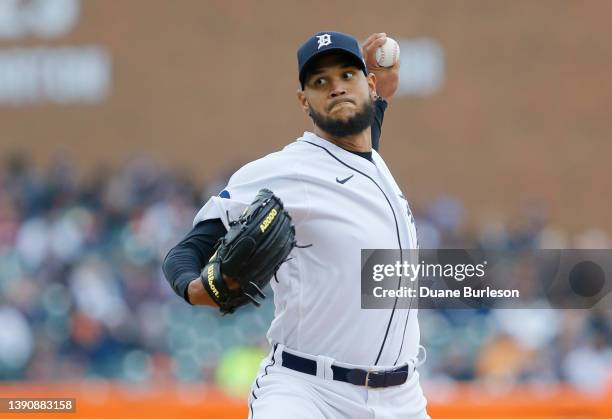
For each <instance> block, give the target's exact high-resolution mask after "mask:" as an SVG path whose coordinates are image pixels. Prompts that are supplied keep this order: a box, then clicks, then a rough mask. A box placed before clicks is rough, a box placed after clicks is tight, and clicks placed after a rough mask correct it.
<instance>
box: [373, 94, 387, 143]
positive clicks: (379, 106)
mask: <svg viewBox="0 0 612 419" xmlns="http://www.w3.org/2000/svg"><path fill="white" fill-rule="evenodd" d="M386 109H387V101H386V100H384V99H383V98H382V97H380V96H379V97H378V98H377V99H376V100H375V101H374V122H373V123H372V148H373V149H374V150H376V151H378V149H379V146H380V132H381V131H382V124H383V118H384V116H385V110H386Z"/></svg>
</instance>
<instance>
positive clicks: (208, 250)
mask: <svg viewBox="0 0 612 419" xmlns="http://www.w3.org/2000/svg"><path fill="white" fill-rule="evenodd" d="M226 233H227V230H226V229H225V226H224V225H223V222H222V221H221V220H220V219H218V218H216V219H214V220H206V221H202V222H201V223H198V224H197V225H196V226H195V227H194V228H193V229H192V230H191V231H190V232H189V233H188V234H187V235H186V236H185V238H184V239H183V240H181V242H180V243H179V244H177V245H176V246H174V247H173V248H172V249H171V250H170V251H169V252H168V254H167V255H166V258H165V259H164V263H163V265H162V269H163V271H164V275H165V277H166V280H167V281H168V282H169V283H170V286H171V287H172V289H173V290H174V292H175V293H176V294H177V295H179V296H180V297H182V298H183V299H185V301H187V302H188V303H189V298H188V296H187V287H188V286H189V283H190V282H191V281H193V280H194V279H195V278H197V277H199V276H200V272H201V271H202V268H204V266H205V265H206V263H207V262H208V260H209V259H210V257H211V256H212V254H213V253H214V251H215V244H216V243H217V240H219V238H221V237H223V236H225V234H226ZM190 304H191V303H190Z"/></svg>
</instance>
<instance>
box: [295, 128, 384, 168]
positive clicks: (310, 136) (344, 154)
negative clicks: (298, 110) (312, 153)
mask: <svg viewBox="0 0 612 419" xmlns="http://www.w3.org/2000/svg"><path fill="white" fill-rule="evenodd" d="M298 141H309V142H311V143H314V144H317V145H319V146H321V147H324V148H325V149H326V150H327V151H329V152H331V153H333V154H334V155H336V156H338V157H341V158H342V159H348V160H350V161H351V162H359V165H362V164H364V163H365V165H366V167H371V166H372V164H373V163H374V165H375V164H376V159H375V158H374V154H376V150H374V149H372V159H373V161H372V162H371V161H369V160H367V159H364V158H363V157H361V156H358V155H356V154H354V153H351V152H350V151H347V150H345V149H343V148H342V147H339V146H337V145H336V144H334V143H332V142H330V141H328V140H326V139H324V138H321V137H319V136H318V135H316V134H315V133H312V132H310V131H305V132H304V135H303V136H302V137H301V138H298Z"/></svg>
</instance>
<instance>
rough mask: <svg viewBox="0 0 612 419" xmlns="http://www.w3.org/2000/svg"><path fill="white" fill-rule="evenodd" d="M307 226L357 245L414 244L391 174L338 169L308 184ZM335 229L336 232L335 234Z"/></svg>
mask: <svg viewBox="0 0 612 419" xmlns="http://www.w3.org/2000/svg"><path fill="white" fill-rule="evenodd" d="M309 197H310V199H311V202H310V208H311V214H310V216H309V221H310V224H311V225H310V228H311V229H312V230H313V231H314V232H317V233H318V234H320V235H324V236H326V237H328V240H329V237H330V236H333V237H336V238H337V240H339V241H342V243H338V244H344V245H345V246H346V245H355V246H358V247H360V248H397V247H398V246H399V245H400V243H401V246H402V247H405V248H407V247H414V246H415V245H416V237H415V231H414V225H413V223H414V221H413V219H412V214H411V213H410V209H409V207H408V205H407V201H406V199H405V198H404V196H403V194H402V192H401V190H400V189H399V188H398V187H397V184H396V183H395V181H394V180H393V179H392V178H389V177H387V178H385V177H384V176H382V175H379V176H376V175H375V174H370V175H367V174H363V173H359V172H355V171H352V170H342V169H341V170H338V173H334V174H333V176H331V177H330V179H327V178H323V179H321V178H320V179H319V180H318V181H317V182H315V183H314V184H312V185H311V187H310V188H309ZM334 233H335V234H334Z"/></svg>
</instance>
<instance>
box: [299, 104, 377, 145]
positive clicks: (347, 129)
mask: <svg viewBox="0 0 612 419" xmlns="http://www.w3.org/2000/svg"><path fill="white" fill-rule="evenodd" d="M310 117H311V118H312V121H313V122H314V123H315V125H316V126H318V127H319V128H321V129H322V130H323V131H325V132H327V133H328V134H330V135H332V136H334V137H340V138H341V137H349V136H352V135H356V134H359V133H360V132H363V131H364V130H365V129H366V128H369V127H370V126H371V125H372V122H373V121H374V104H373V101H372V98H370V97H368V100H366V102H365V103H364V104H363V106H362V107H361V109H359V110H358V111H357V113H356V114H355V115H353V116H352V117H351V118H349V119H348V120H346V121H344V120H340V119H335V118H329V117H327V116H324V115H321V114H320V113H318V112H316V111H314V110H313V109H312V108H311V109H310Z"/></svg>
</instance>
